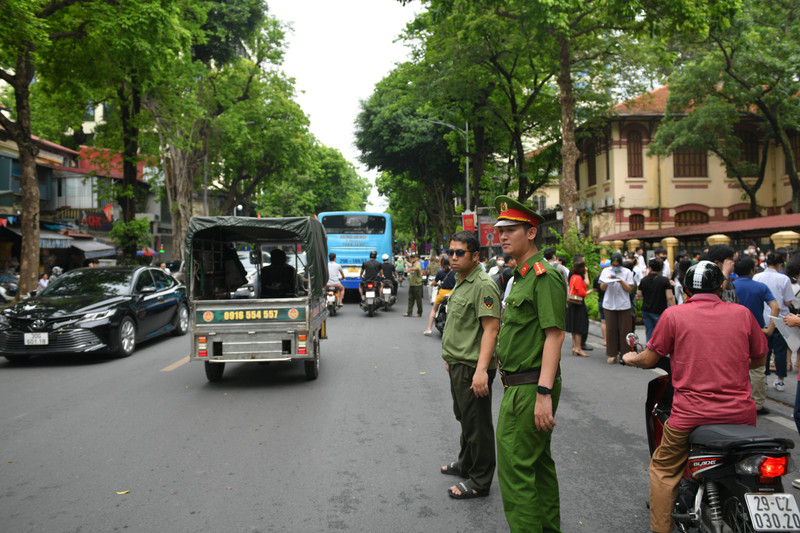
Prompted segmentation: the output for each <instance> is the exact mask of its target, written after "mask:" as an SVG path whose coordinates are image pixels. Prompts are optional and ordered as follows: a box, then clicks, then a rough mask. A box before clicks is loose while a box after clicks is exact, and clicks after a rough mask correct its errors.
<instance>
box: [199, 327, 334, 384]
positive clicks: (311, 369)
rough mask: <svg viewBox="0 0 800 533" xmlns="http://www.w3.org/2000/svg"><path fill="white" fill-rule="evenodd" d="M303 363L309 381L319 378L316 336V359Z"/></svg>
mask: <svg viewBox="0 0 800 533" xmlns="http://www.w3.org/2000/svg"><path fill="white" fill-rule="evenodd" d="M303 363H304V364H305V367H306V379H307V380H309V381H311V380H313V379H317V378H318V377H319V339H317V338H316V337H315V338H314V359H312V360H311V361H304V362H303ZM206 364H208V363H206Z"/></svg>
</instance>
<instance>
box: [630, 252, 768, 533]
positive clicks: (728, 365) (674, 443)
mask: <svg viewBox="0 0 800 533" xmlns="http://www.w3.org/2000/svg"><path fill="white" fill-rule="evenodd" d="M725 280H726V277H725V275H724V274H723V273H722V270H720V268H719V267H718V266H717V265H716V264H714V263H713V262H711V261H700V262H699V263H697V264H695V265H692V266H691V267H690V268H689V270H688V271H687V272H686V276H685V278H684V289H685V290H686V292H687V293H689V295H690V299H689V300H688V301H687V302H686V303H684V304H681V305H676V306H672V307H668V308H667V309H666V310H664V312H663V313H662V315H661V318H659V320H658V323H657V324H656V326H655V329H654V330H653V334H652V336H651V337H650V340H649V341H648V342H647V347H646V349H645V350H644V351H642V352H641V353H636V352H629V353H626V354H625V355H624V356H623V357H622V360H623V362H624V363H625V364H627V365H630V366H636V367H639V368H651V367H653V366H654V365H655V364H656V363H657V362H658V360H659V359H660V358H661V357H666V356H667V354H672V355H671V356H670V367H671V368H672V385H673V387H674V389H675V392H674V397H673V404H672V413H671V414H670V417H669V420H668V421H667V422H666V423H665V425H664V434H663V437H662V439H661V444H660V446H659V447H658V448H656V451H655V452H654V453H653V457H652V459H651V461H650V529H651V530H652V531H655V532H657V533H662V532H664V533H666V532H669V531H672V526H673V524H672V518H671V516H670V514H671V512H672V507H673V503H674V502H675V498H676V496H677V494H678V484H679V482H680V479H681V473H682V472H683V470H684V468H685V465H686V461H687V459H688V457H689V444H688V439H689V433H690V432H691V431H692V430H693V429H694V428H696V427H697V426H702V425H706V424H739V425H749V426H755V425H756V404H755V402H754V401H753V399H752V398H751V397H750V373H749V370H750V369H753V368H759V367H762V366H764V363H765V361H766V355H767V340H766V337H765V336H764V333H763V331H762V330H761V327H760V326H759V325H758V322H757V321H756V319H755V317H754V316H753V313H751V312H750V310H749V309H747V308H746V307H744V306H743V305H738V304H734V303H731V302H725V301H723V300H722V299H721V298H720V295H721V293H722V289H723V285H724V284H725ZM725 324H736V327H734V328H727V327H724V325H725Z"/></svg>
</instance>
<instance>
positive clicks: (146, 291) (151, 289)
mask: <svg viewBox="0 0 800 533" xmlns="http://www.w3.org/2000/svg"><path fill="white" fill-rule="evenodd" d="M154 292H156V288H155V287H153V286H152V285H148V286H147V287H142V288H141V289H140V290H139V294H153V293H154Z"/></svg>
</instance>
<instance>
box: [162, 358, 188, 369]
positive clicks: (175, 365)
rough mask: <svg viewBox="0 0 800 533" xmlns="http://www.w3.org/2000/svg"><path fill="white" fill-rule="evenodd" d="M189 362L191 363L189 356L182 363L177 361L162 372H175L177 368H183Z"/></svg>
mask: <svg viewBox="0 0 800 533" xmlns="http://www.w3.org/2000/svg"><path fill="white" fill-rule="evenodd" d="M188 362H189V356H188V355H187V356H186V357H184V358H183V359H181V360H180V361H175V362H174V363H172V364H171V365H169V366H167V367H164V368H162V369H161V371H162V372H171V371H173V370H175V369H176V368H178V367H179V366H183V365H185V364H186V363H188Z"/></svg>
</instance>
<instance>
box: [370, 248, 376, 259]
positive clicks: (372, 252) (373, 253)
mask: <svg viewBox="0 0 800 533" xmlns="http://www.w3.org/2000/svg"><path fill="white" fill-rule="evenodd" d="M376 257H378V252H376V251H375V250H372V251H371V252H370V253H369V258H370V259H375V258H376Z"/></svg>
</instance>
